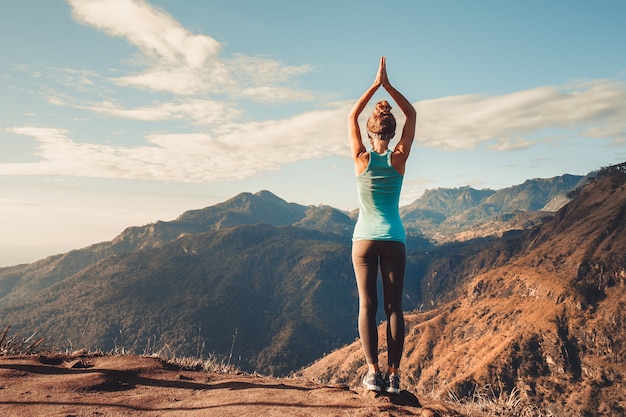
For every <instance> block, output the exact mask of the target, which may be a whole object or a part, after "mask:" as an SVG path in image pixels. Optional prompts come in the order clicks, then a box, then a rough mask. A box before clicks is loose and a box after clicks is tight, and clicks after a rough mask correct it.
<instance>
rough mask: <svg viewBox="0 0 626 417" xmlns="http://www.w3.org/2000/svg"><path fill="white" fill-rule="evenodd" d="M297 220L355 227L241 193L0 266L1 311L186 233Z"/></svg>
mask: <svg viewBox="0 0 626 417" xmlns="http://www.w3.org/2000/svg"><path fill="white" fill-rule="evenodd" d="M298 222H304V224H306V226H307V227H308V228H310V229H315V230H320V231H329V232H332V233H337V234H341V235H345V234H346V233H347V230H351V227H352V225H353V221H352V220H351V219H350V217H349V216H348V215H347V214H346V213H344V212H341V211H339V210H336V209H333V208H330V207H325V206H308V207H307V206H301V205H298V204H294V203H287V202H286V201H284V200H282V199H280V198H279V197H277V196H275V195H274V194H272V193H270V192H268V191H260V192H258V193H256V194H251V193H241V194H239V195H237V196H235V197H233V198H231V199H229V200H227V201H225V202H223V203H219V204H216V205H215V206H211V207H207V208H204V209H201V210H191V211H188V212H185V213H183V214H182V215H181V216H179V217H178V218H177V219H176V220H174V221H169V222H162V221H158V222H156V223H150V224H147V225H144V226H132V227H128V228H127V229H125V230H124V231H123V232H122V233H120V234H119V235H118V236H117V237H115V238H114V239H113V240H111V241H109V242H102V243H97V244H94V245H91V246H88V247H86V248H83V249H77V250H73V251H70V252H68V253H65V254H60V255H55V256H51V257H48V258H45V259H42V260H40V261H37V262H34V263H31V264H24V265H18V266H14V267H6V268H0V307H1V306H2V305H5V304H6V303H9V302H14V301H19V300H27V299H28V298H29V297H31V296H33V295H34V294H36V293H37V292H39V291H42V290H45V289H46V288H48V287H49V286H51V285H53V284H55V283H57V282H59V281H61V280H64V279H66V278H67V277H70V276H72V275H74V274H76V273H78V272H80V271H81V270H83V269H84V268H87V267H89V266H91V265H93V264H94V263H96V262H98V261H100V260H103V259H105V258H107V257H110V256H113V255H117V254H123V253H129V252H133V251H137V250H142V249H147V248H156V247H159V246H161V245H163V244H165V243H168V242H172V241H175V240H176V239H179V238H180V237H183V236H186V235H194V234H198V233H203V232H207V231H213V230H220V229H223V228H227V227H230V226H233V225H243V224H257V223H266V224H269V225H274V226H284V225H290V224H292V223H294V224H298Z"/></svg>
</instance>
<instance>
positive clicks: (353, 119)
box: [348, 57, 387, 171]
mask: <svg viewBox="0 0 626 417" xmlns="http://www.w3.org/2000/svg"><path fill="white" fill-rule="evenodd" d="M386 77H387V76H386V73H385V58H384V57H381V58H380V65H379V66H378V73H377V74H376V79H375V80H374V83H373V84H372V85H371V86H370V87H369V88H368V89H367V90H366V91H365V93H363V95H362V96H361V97H360V98H359V99H358V100H357V102H356V103H355V104H354V106H353V107H352V110H351V111H350V114H349V115H348V129H349V132H348V137H349V139H350V148H351V149H350V150H351V155H352V159H353V160H354V161H355V163H357V165H359V163H358V162H359V160H360V157H361V156H362V155H364V154H366V153H367V149H366V148H365V145H363V140H362V137H361V129H360V128H359V120H358V119H359V116H360V114H361V113H362V112H363V109H365V106H367V103H369V101H370V100H371V98H372V96H373V95H374V93H375V92H376V90H378V89H379V88H380V86H381V85H382V79H383V78H386ZM357 171H359V167H358V166H357Z"/></svg>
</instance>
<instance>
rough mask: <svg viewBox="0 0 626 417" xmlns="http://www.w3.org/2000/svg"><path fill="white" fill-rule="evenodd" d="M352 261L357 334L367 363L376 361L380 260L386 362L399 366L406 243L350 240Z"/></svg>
mask: <svg viewBox="0 0 626 417" xmlns="http://www.w3.org/2000/svg"><path fill="white" fill-rule="evenodd" d="M352 264H353V266H354V273H355V275H356V283H357V288H358V291H359V336H360V338H361V344H362V345H363V350H364V352H365V359H366V360H367V363H368V364H377V363H378V329H377V327H376V310H377V309H378V295H377V290H376V279H377V276H378V268H379V264H380V272H381V276H382V280H383V294H384V305H385V315H386V316H387V352H388V359H387V363H388V365H389V366H395V367H400V359H401V358H402V350H403V349H404V315H403V314H402V288H403V286H404V269H405V266H406V250H405V246H404V244H402V243H400V242H393V241H378V240H357V241H355V242H353V243H352Z"/></svg>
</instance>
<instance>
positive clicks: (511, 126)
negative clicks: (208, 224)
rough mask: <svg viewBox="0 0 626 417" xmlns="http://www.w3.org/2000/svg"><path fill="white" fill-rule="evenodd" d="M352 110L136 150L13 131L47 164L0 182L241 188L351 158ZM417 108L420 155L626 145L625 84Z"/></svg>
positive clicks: (169, 137) (23, 168) (180, 110)
mask: <svg viewBox="0 0 626 417" xmlns="http://www.w3.org/2000/svg"><path fill="white" fill-rule="evenodd" d="M213 104H214V103H212V102H200V103H196V104H193V103H192V104H191V108H185V105H184V104H182V103H181V104H173V105H160V106H155V107H153V108H146V109H134V110H129V109H126V110H125V109H120V108H118V107H115V106H114V105H109V104H102V105H101V106H100V107H99V108H98V109H93V110H94V111H98V112H104V113H107V112H109V114H111V115H114V116H119V117H133V118H138V119H142V118H143V119H144V120H157V119H159V118H161V117H163V118H176V117H189V118H192V119H194V120H196V122H198V123H204V122H206V123H210V122H212V120H203V119H202V114H203V112H204V111H202V110H201V109H202V108H203V106H205V110H206V112H209V113H210V112H211V111H212V106H213ZM351 104H352V103H347V102H343V103H334V104H332V106H329V107H328V108H327V109H323V110H317V111H310V112H307V113H302V114H300V115H297V116H294V117H290V118H287V119H282V120H266V121H261V122H250V123H245V124H236V123H228V124H216V125H214V126H212V128H211V129H208V130H206V131H205V132H202V133H170V134H158V135H157V134H152V135H148V136H146V138H145V140H146V142H145V144H144V145H142V146H135V147H127V146H111V145H101V144H92V143H84V142H81V143H79V142H78V141H74V140H72V139H70V137H71V134H70V133H69V132H67V131H65V130H62V129H54V128H42V127H32V126H31V127H28V126H25V127H16V128H12V129H8V131H10V132H12V133H14V134H19V135H26V136H30V137H33V138H35V139H36V140H37V142H38V145H37V152H36V155H37V156H39V157H40V158H41V160H40V161H39V162H31V163H12V164H11V163H4V164H0V174H5V175H22V174H44V175H69V176H82V177H103V178H132V179H152V180H159V181H169V182H196V183H201V182H211V181H224V180H241V179H246V178H250V177H253V176H255V175H258V174H259V173H260V172H263V171H268V170H278V169H280V167H281V165H283V164H288V163H292V162H297V161H300V160H306V159H312V158H322V157H326V156H330V155H342V156H347V155H348V149H347V148H348V147H347V144H348V141H347V139H346V133H347V123H346V115H347V113H348V111H349V108H350V106H351ZM194 106H196V107H194ZM416 107H417V110H418V133H417V137H416V146H420V145H421V146H431V147H435V148H440V149H444V150H462V149H471V148H475V147H478V146H485V147H487V148H489V149H491V150H493V151H494V152H498V151H500V152H501V151H512V150H515V149H520V148H524V147H528V146H532V145H533V144H534V143H536V142H537V141H545V140H553V136H554V134H555V133H554V132H555V131H558V132H559V135H560V139H559V140H561V141H565V140H567V139H569V138H578V139H583V140H594V139H597V138H601V139H607V140H610V141H613V142H614V143H619V141H620V140H623V139H624V137H625V136H626V134H625V132H626V89H625V87H624V84H623V83H619V82H611V81H598V82H593V83H586V84H577V85H571V86H567V87H564V88H557V87H541V88H535V89H531V90H527V91H520V92H516V93H512V94H506V95H501V96H491V97H487V96H476V95H473V96H461V97H446V98H441V99H437V100H425V101H422V102H419V103H417V104H416ZM222 111H224V112H227V110H224V109H221V108H220V107H219V105H218V106H217V111H216V114H219V113H220V112H222ZM368 111H369V110H368V109H366V111H365V112H364V116H366V115H367V114H366V113H367V112H368ZM196 112H197V113H196ZM208 117H210V116H208ZM364 118H365V117H364ZM585 135H586V136H585Z"/></svg>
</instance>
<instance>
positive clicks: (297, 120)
mask: <svg viewBox="0 0 626 417" xmlns="http://www.w3.org/2000/svg"><path fill="white" fill-rule="evenodd" d="M346 112H347V108H342V109H340V110H338V109H331V110H323V111H315V112H309V113H305V114H302V115H299V116H296V117H293V118H290V119H285V120H279V121H265V122H255V123H249V124H244V125H234V124H233V125H228V126H222V127H220V129H219V135H216V134H215V133H182V134H152V135H148V136H147V137H146V144H145V145H143V146H136V147H124V146H112V145H101V144H90V143H78V142H76V141H73V140H71V139H70V137H69V136H70V134H69V132H68V131H66V130H63V129H55V128H42V127H35V126H24V127H16V128H11V129H7V131H9V132H11V133H14V134H18V135H26V136H30V137H33V138H34V139H35V140H37V141H38V146H37V151H36V155H37V156H39V157H40V158H41V160H40V161H38V162H31V163H4V164H0V175H67V176H80V177H99V178H126V179H150V180H159V181H167V182H195V183H200V182H210V181H225V180H241V179H246V178H250V177H253V176H255V175H257V174H258V173H260V172H262V171H268V170H277V169H279V168H280V166H281V164H286V163H290V162H296V161H300V160H304V159H310V158H321V157H324V156H329V155H335V154H345V153H346V148H347V140H346V139H345V137H344V133H345V131H346V129H345V126H344V115H345V114H346Z"/></svg>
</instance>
